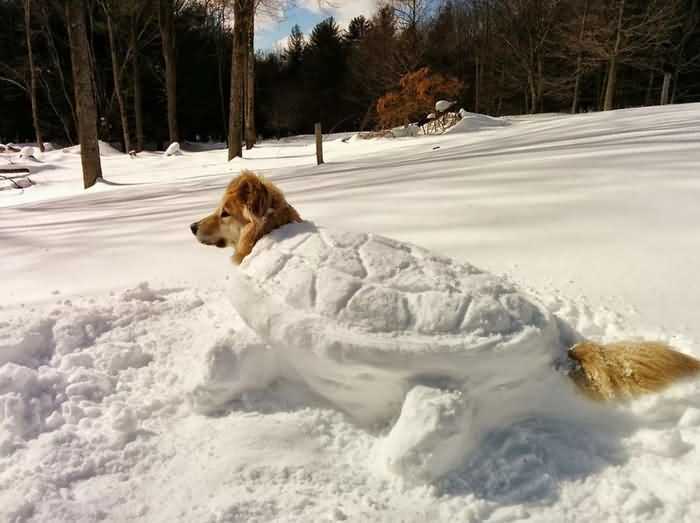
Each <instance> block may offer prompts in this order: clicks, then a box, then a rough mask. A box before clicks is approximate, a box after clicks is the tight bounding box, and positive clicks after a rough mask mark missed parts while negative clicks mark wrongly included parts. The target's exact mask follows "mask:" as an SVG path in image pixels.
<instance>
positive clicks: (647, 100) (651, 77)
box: [644, 69, 655, 106]
mask: <svg viewBox="0 0 700 523" xmlns="http://www.w3.org/2000/svg"><path fill="white" fill-rule="evenodd" d="M654 76H655V75H654V70H653V69H652V70H651V71H649V83H648V84H647V94H646V96H645V97H644V105H646V106H649V105H651V92H652V90H653V89H654Z"/></svg>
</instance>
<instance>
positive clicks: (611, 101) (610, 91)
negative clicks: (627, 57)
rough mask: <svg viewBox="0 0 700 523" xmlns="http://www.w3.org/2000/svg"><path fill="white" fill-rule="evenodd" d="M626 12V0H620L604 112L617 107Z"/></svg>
mask: <svg viewBox="0 0 700 523" xmlns="http://www.w3.org/2000/svg"><path fill="white" fill-rule="evenodd" d="M624 12H625V0H620V9H619V12H618V16H617V31H616V33H617V34H616V36H615V48H614V50H613V53H612V56H611V57H610V62H609V63H608V82H607V84H606V86H605V102H604V103H603V110H604V111H609V110H611V109H613V107H614V105H615V83H616V82H617V55H618V54H619V52H620V42H621V40H622V16H623V14H624Z"/></svg>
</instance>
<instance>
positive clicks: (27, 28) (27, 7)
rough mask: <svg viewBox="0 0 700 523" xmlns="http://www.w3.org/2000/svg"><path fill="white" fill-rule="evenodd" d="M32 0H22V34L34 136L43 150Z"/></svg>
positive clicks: (42, 150)
mask: <svg viewBox="0 0 700 523" xmlns="http://www.w3.org/2000/svg"><path fill="white" fill-rule="evenodd" d="M31 12H32V0H25V1H24V34H25V35H26V37H27V58H28V59H29V79H30V85H29V101H30V102H31V104H32V121H33V123H34V136H35V138H36V145H37V147H38V148H39V150H40V151H41V152H42V153H43V152H44V139H43V138H42V136H41V126H40V125H39V107H38V106H37V101H36V70H35V69H34V56H33V54H32V14H31Z"/></svg>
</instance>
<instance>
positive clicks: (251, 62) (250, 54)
mask: <svg viewBox="0 0 700 523" xmlns="http://www.w3.org/2000/svg"><path fill="white" fill-rule="evenodd" d="M254 39H255V14H254V13H253V15H252V16H251V17H250V28H249V30H248V41H247V52H246V55H247V56H246V69H247V70H246V86H245V92H246V97H245V148H246V149H252V148H253V146H254V145H255V142H256V141H257V131H256V129H255V40H254Z"/></svg>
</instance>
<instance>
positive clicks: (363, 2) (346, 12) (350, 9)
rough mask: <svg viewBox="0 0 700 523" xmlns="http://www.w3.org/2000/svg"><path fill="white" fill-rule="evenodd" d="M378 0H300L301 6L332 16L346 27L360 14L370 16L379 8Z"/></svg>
mask: <svg viewBox="0 0 700 523" xmlns="http://www.w3.org/2000/svg"><path fill="white" fill-rule="evenodd" d="M377 3H378V2H377V0H328V1H326V2H321V5H319V1H318V0H299V2H298V5H299V7H301V8H303V9H306V10H308V11H311V12H313V13H318V14H320V15H322V16H332V17H334V18H335V20H336V22H338V25H340V26H341V27H346V26H347V25H348V23H349V22H350V20H352V19H353V18H355V17H356V16H359V15H364V16H366V17H367V18H369V17H370V16H371V15H372V14H374V12H375V11H376V10H377Z"/></svg>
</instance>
